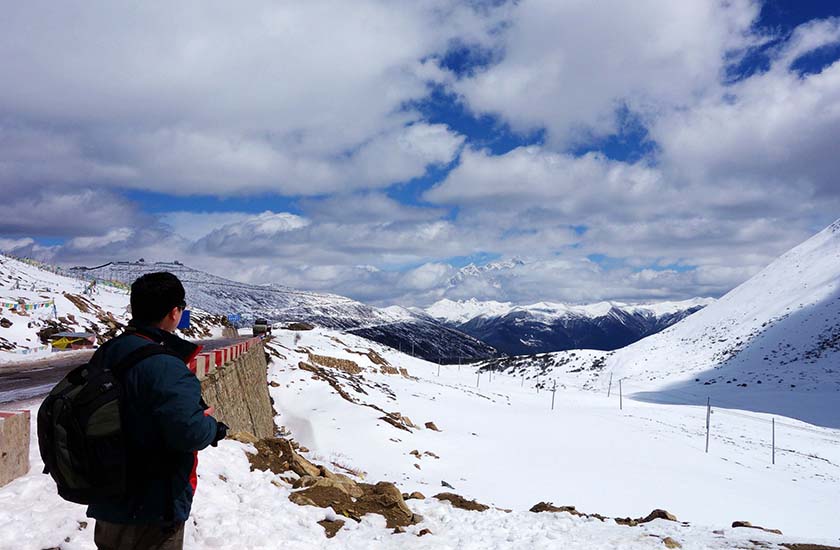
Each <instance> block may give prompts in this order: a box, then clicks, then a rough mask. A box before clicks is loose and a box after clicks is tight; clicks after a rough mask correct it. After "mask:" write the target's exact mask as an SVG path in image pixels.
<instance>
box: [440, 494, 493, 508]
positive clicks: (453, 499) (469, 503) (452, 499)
mask: <svg viewBox="0 0 840 550" xmlns="http://www.w3.org/2000/svg"><path fill="white" fill-rule="evenodd" d="M435 498H436V499H438V500H445V501H447V502H448V503H450V504H451V505H452V506H454V507H455V508H460V509H462V510H470V511H473V512H483V511H485V510H487V509H489V508H490V507H489V506H486V505H484V504H481V503H480V502H476V501H475V500H467V499H465V498H464V497H462V496H461V495H456V494H455V493H438V494H436V495H435Z"/></svg>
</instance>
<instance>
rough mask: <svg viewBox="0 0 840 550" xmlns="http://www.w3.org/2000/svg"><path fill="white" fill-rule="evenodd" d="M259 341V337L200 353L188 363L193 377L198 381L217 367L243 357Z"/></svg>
mask: <svg viewBox="0 0 840 550" xmlns="http://www.w3.org/2000/svg"><path fill="white" fill-rule="evenodd" d="M261 341H262V339H261V338H259V337H257V338H249V339H248V340H245V341H243V342H237V343H236V344H232V345H230V346H227V347H224V348H219V349H214V350H212V351H208V352H206V353H200V354H198V355H196V357H195V359H193V360H192V361H190V365H189V367H190V370H191V371H192V372H194V373H195V376H196V377H197V378H198V379H199V380H201V379H202V378H206V377H207V375H208V374H210V373H211V372H213V371H214V370H216V368H217V367H221V366H223V365H226V364H227V363H229V362H231V361H233V360H234V359H236V358H237V357H240V356H242V355H245V354H246V353H247V352H248V350H250V349H251V347H252V346H253V345H255V344H257V343H259V342H261Z"/></svg>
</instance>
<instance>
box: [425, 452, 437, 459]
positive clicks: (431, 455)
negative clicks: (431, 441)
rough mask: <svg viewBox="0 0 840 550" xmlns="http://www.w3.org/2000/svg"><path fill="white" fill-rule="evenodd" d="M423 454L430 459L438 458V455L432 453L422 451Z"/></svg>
mask: <svg viewBox="0 0 840 550" xmlns="http://www.w3.org/2000/svg"><path fill="white" fill-rule="evenodd" d="M423 454H424V455H426V456H430V457H432V458H440V457H439V456H438V455H436V454H435V453H433V452H432V451H423Z"/></svg>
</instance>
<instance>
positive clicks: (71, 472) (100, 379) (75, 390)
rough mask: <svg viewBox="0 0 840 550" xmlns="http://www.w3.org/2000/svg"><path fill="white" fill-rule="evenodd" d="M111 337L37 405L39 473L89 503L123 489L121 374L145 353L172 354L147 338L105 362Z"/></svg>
mask: <svg viewBox="0 0 840 550" xmlns="http://www.w3.org/2000/svg"><path fill="white" fill-rule="evenodd" d="M117 338H119V337H117ZM117 338H115V339H114V340H111V341H109V342H107V343H106V344H104V345H103V346H102V347H101V348H99V349H98V350H96V352H95V353H94V354H93V357H91V359H90V361H89V362H88V363H86V364H84V365H81V366H79V367H76V368H75V369H73V370H72V371H70V372H69V373H67V375H66V376H65V377H64V378H63V379H62V380H61V381H60V382H59V383H58V384H57V385H56V386H55V387H54V388H53V389H52V391H51V392H50V393H49V395H48V396H47V397H46V398H45V399H44V402H43V403H42V404H41V407H40V408H39V409H38V447H39V448H40V451H41V458H42V459H43V461H44V473H45V474H47V473H48V474H50V475H51V476H52V478H53V480H55V483H56V485H57V486H58V494H59V495H60V496H61V497H62V498H64V499H65V500H69V501H71V502H76V503H79V504H90V503H92V502H96V501H98V500H101V499H103V498H106V497H116V496H120V495H125V494H127V487H128V471H127V470H128V468H127V462H128V453H127V447H126V438H125V436H124V435H123V431H122V408H121V407H120V399H121V398H122V396H123V385H122V378H123V375H124V374H125V372H126V371H127V370H128V369H130V368H131V367H133V366H134V365H136V364H137V363H139V362H140V361H142V360H143V359H146V358H147V357H151V356H153V355H161V354H168V355H174V353H172V352H171V351H170V350H168V349H167V348H166V347H164V346H162V345H159V344H149V345H147V346H142V347H140V348H138V349H136V350H134V351H133V352H131V353H129V354H128V355H127V356H126V357H125V358H124V359H123V360H122V361H121V362H120V363H119V364H118V365H115V366H113V367H109V366H108V365H106V364H105V362H104V357H105V352H106V350H107V349H108V348H109V347H110V345H111V344H112V343H113V342H114V341H115V340H116V339H117Z"/></svg>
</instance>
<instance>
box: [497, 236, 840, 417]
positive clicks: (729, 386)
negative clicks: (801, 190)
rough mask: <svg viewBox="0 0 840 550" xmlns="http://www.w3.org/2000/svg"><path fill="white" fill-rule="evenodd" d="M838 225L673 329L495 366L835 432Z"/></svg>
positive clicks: (839, 334) (839, 332)
mask: <svg viewBox="0 0 840 550" xmlns="http://www.w3.org/2000/svg"><path fill="white" fill-rule="evenodd" d="M838 365H840V220H838V221H836V222H834V223H833V224H832V225H830V226H829V227H827V228H826V229H824V230H823V231H821V232H820V233H818V234H817V235H815V236H814V237H812V238H811V239H809V240H807V241H805V242H804V243H802V244H800V245H799V246H797V247H796V248H794V249H792V250H790V251H789V252H787V253H786V254H784V255H782V256H781V257H779V258H778V259H777V260H776V261H774V262H773V263H771V264H770V265H768V266H767V267H766V268H765V269H764V270H762V271H761V272H759V273H758V274H757V275H755V276H754V277H752V278H751V279H749V280H748V281H746V282H745V283H743V284H741V285H740V286H738V287H737V288H735V289H733V290H732V291H730V292H729V293H728V294H726V295H725V296H723V297H722V298H720V299H719V300H717V301H716V302H713V303H711V304H709V305H708V306H707V307H705V308H703V309H702V310H701V311H698V312H696V313H694V314H692V315H690V316H688V317H687V318H685V319H683V320H682V321H680V322H679V323H676V324H674V325H673V326H671V327H669V328H667V329H665V330H663V331H661V332H659V333H657V334H654V335H652V336H650V337H647V338H644V339H643V340H640V341H638V342H636V343H634V344H632V345H630V346H627V347H625V348H622V349H619V350H616V351H612V352H598V351H591V350H574V351H563V352H557V353H549V354H542V355H536V356H533V357H530V358H528V357H521V358H519V357H517V358H509V359H501V360H494V361H491V362H489V363H487V364H486V365H485V367H484V368H486V369H493V370H501V371H505V372H512V373H517V374H519V373H528V374H530V375H531V376H537V377H538V378H539V379H540V384H542V385H543V386H544V387H545V386H550V384H552V383H553V380H556V381H557V382H558V384H563V385H565V384H569V385H573V386H577V387H581V386H582V387H585V388H589V389H599V390H603V391H604V392H605V393H606V392H607V388H608V386H609V385H610V384H612V390H613V395H614V394H615V389H616V387H615V386H616V384H617V382H618V381H619V380H621V381H622V384H623V389H624V392H625V395H627V394H630V395H631V396H632V397H634V398H636V399H642V400H647V401H651V402H657V403H674V404H686V405H705V404H706V402H707V399H709V400H710V402H711V404H712V406H713V407H722V408H731V409H741V410H750V411H755V412H764V413H772V414H781V415H783V416H787V417H791V418H796V419H799V420H804V421H806V422H809V423H812V424H817V425H821V426H826V427H830V428H835V429H836V428H840V367H838Z"/></svg>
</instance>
